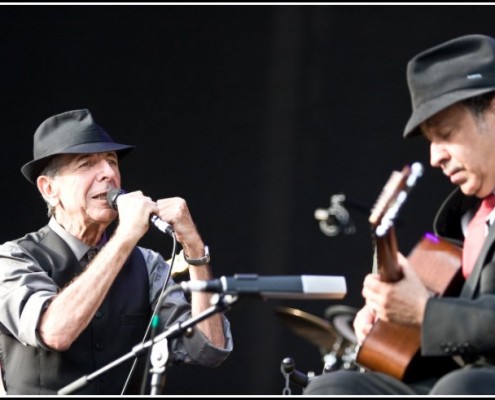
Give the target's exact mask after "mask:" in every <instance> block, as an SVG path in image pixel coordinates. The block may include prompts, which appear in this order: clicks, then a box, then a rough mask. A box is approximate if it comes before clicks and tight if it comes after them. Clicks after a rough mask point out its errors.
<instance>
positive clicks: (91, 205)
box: [45, 152, 120, 228]
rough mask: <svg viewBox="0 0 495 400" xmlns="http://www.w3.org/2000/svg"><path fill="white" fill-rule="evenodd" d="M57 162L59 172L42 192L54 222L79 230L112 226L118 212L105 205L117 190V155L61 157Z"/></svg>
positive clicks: (100, 154)
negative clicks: (52, 214)
mask: <svg viewBox="0 0 495 400" xmlns="http://www.w3.org/2000/svg"><path fill="white" fill-rule="evenodd" d="M58 161H59V162H58V164H59V165H60V167H59V169H58V172H57V174H56V175H55V176H54V177H52V178H50V179H49V180H47V182H48V183H47V187H48V191H47V192H45V198H47V197H48V198H49V201H50V204H51V205H52V206H55V207H56V216H57V220H58V221H59V222H63V221H70V223H71V225H73V226H79V227H80V228H82V227H87V226H90V225H93V224H102V225H108V224H109V223H111V222H112V221H113V219H114V218H115V217H116V216H117V212H116V211H115V210H113V209H112V208H111V207H110V206H109V205H108V203H107V200H106V193H107V192H108V191H109V190H110V189H112V188H115V187H120V171H119V165H118V158H117V154H116V153H115V152H109V153H96V154H64V155H61V156H59V160H58ZM47 194H48V196H47Z"/></svg>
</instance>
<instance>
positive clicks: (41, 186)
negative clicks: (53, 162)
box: [36, 175, 60, 207]
mask: <svg viewBox="0 0 495 400" xmlns="http://www.w3.org/2000/svg"><path fill="white" fill-rule="evenodd" d="M36 185H37V186H38V190H39V191H40V193H41V195H42V196H43V198H44V199H45V201H46V202H47V203H48V204H50V205H51V206H52V207H55V206H56V205H57V204H58V203H59V201H60V199H59V197H58V191H57V190H56V186H55V185H54V181H53V179H51V178H49V177H48V176H45V175H41V176H39V177H38V179H36Z"/></svg>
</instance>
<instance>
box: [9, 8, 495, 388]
mask: <svg viewBox="0 0 495 400" xmlns="http://www.w3.org/2000/svg"><path fill="white" fill-rule="evenodd" d="M493 13H494V9H493V8H492V7H491V6H489V5H486V6H453V5H448V6H413V5H409V6H398V5H396V6H376V5H375V6H362V5H360V6H357V5H356V6H354V5H347V6H334V5H311V6H300V5H283V6H274V5H270V6H268V5H267V6H262V5H251V6H247V5H225V6H219V5H153V6H150V5H148V6H136V5H118V6H104V5H99V6H97V5H92V6H89V5H88V6H82V5H77V6H76V5H73V6H71V5H61V6H41V5H40V6H34V5H32V6H22V5H10V6H8V5H4V6H2V7H1V8H0V54H1V62H0V93H1V96H0V106H1V122H2V127H1V135H0V141H1V146H0V149H1V152H2V156H1V157H0V163H1V169H2V181H3V183H2V187H3V190H2V205H3V207H4V217H3V220H2V224H1V226H0V240H1V241H5V240H8V239H11V238H16V237H18V236H20V235H22V234H24V233H25V232H27V231H33V230H36V229H38V228H39V227H40V226H41V225H43V224H44V223H45V222H46V213H45V207H44V204H43V202H42V200H41V199H40V196H39V195H38V194H37V191H36V190H35V188H34V187H33V186H32V185H30V184H29V183H27V182H26V181H25V180H24V178H23V177H22V176H21V174H20V171H19V169H20V167H21V165H22V164H23V163H25V162H26V161H28V160H30V159H31V157H32V135H33V133H34V131H35V129H36V128H37V126H38V125H39V124H40V123H41V122H42V121H43V120H44V119H45V118H47V117H48V116H51V115H53V114H56V113H60V112H63V111H67V110H70V109H76V108H83V107H84V108H86V107H87V108H89V109H90V110H91V111H92V112H93V114H94V116H95V118H96V120H97V121H98V122H99V123H100V124H101V125H102V126H103V127H104V128H105V129H106V130H107V131H108V132H109V133H110V134H111V135H112V136H113V137H114V139H115V140H117V141H121V142H123V143H129V144H135V145H136V146H137V151H136V152H134V153H133V154H132V155H130V156H129V157H128V158H127V159H125V161H124V162H123V163H122V165H121V166H122V173H123V185H124V187H125V188H126V189H127V190H137V189H140V190H142V191H144V192H145V193H147V194H148V195H150V196H151V197H153V198H159V197H168V196H181V197H184V198H185V199H186V200H187V202H188V204H189V207H190V209H191V212H192V214H193V217H194V219H195V221H196V223H197V226H198V228H199V231H200V233H201V234H202V236H203V238H204V240H205V242H206V243H207V244H208V245H209V246H210V248H211V253H212V266H213V271H214V274H215V276H217V277H220V276H221V275H233V274H235V273H257V274H263V275H301V274H323V275H342V276H345V278H346V281H347V286H348V293H347V295H346V297H345V298H344V299H340V300H325V301H323V300H289V299H281V300H266V301H263V300H257V299H244V300H242V301H240V302H239V303H237V304H234V306H233V307H232V308H231V309H230V310H229V311H228V312H227V315H228V317H229V319H230V321H231V324H232V331H233V333H234V339H235V344H234V352H233V354H232V355H231V357H230V358H229V359H228V361H226V362H225V363H224V364H223V365H222V366H220V367H218V368H213V369H207V368H202V367H195V366H180V367H177V366H176V367H169V368H168V369H167V379H166V384H165V387H164V394H171V395H172V394H174V395H181V394H182V395H200V394H203V395H278V394H281V393H282V389H283V384H284V379H283V377H282V374H281V373H280V363H281V361H282V359H283V358H284V357H288V356H290V357H293V358H294V359H295V361H296V365H297V367H298V368H299V369H300V370H302V371H310V370H312V371H315V372H317V373H318V372H320V371H321V368H322V365H323V363H322V359H321V354H320V352H319V350H318V348H317V347H316V346H315V345H314V344H312V343H309V342H308V341H306V340H305V339H303V338H301V337H299V336H296V334H295V333H293V331H292V330H291V329H289V327H288V326H287V325H285V324H284V323H283V322H282V321H280V320H279V319H278V317H277V315H276V314H275V309H276V307H280V306H283V307H291V308H296V309H301V310H303V311H306V312H309V313H310V314H313V315H316V316H319V317H322V316H323V315H324V312H325V309H326V308H327V307H329V306H332V305H339V304H343V305H349V306H353V307H359V306H361V302H362V299H361V295H360V290H361V281H362V279H363V277H364V276H365V274H367V273H368V272H369V271H370V270H371V261H372V245H371V239H370V234H369V226H368V222H367V219H368V214H369V212H368V210H370V209H371V207H372V205H373V203H374V202H375V200H376V198H377V197H378V195H379V194H380V192H381V190H382V187H383V185H384V184H385V182H386V180H387V179H388V177H389V176H390V174H391V172H392V171H393V170H399V169H401V168H402V167H403V165H404V164H406V163H411V162H413V161H419V162H422V163H423V164H424V165H425V166H426V172H425V175H424V177H423V178H421V180H420V182H418V185H417V187H416V188H415V189H414V190H413V192H412V193H411V196H410V198H409V200H408V202H407V203H406V204H405V205H404V207H403V209H402V211H401V215H400V224H398V225H397V234H398V238H399V242H400V246H401V249H402V251H403V252H404V253H406V254H407V253H408V252H409V251H410V249H411V248H412V246H413V245H414V244H415V243H416V242H417V241H418V240H419V238H420V237H421V235H422V234H423V233H424V232H426V231H428V230H430V228H431V220H432V218H433V215H434V213H435V211H436V209H437V207H438V206H439V205H440V203H441V201H442V199H443V198H444V196H445V195H447V193H449V192H450V190H451V189H453V187H451V186H450V184H449V183H448V182H447V180H446V179H444V178H443V177H442V176H441V174H440V173H439V172H438V171H434V170H432V169H430V168H429V166H428V147H427V143H426V142H425V141H424V140H423V139H421V138H417V139H411V140H404V139H403V138H402V130H403V127H404V125H405V122H406V120H407V118H408V117H409V113H410V100H409V96H408V93H407V87H406V80H405V67H406V63H407V61H408V60H409V58H410V57H412V56H413V55H414V54H416V53H417V52H419V51H421V50H423V49H425V48H427V47H430V46H433V45H436V44H438V43H439V42H442V41H445V40H447V39H450V38H453V37H454V36H458V35H463V34H468V33H485V34H495V28H494V25H493ZM336 193H344V194H345V195H346V196H347V198H348V199H349V200H352V201H353V202H356V203H358V204H361V205H363V209H359V208H350V209H349V211H350V212H351V218H352V219H353V221H354V223H355V225H356V233H355V234H354V235H347V236H343V235H341V236H337V237H328V236H325V235H324V234H323V233H322V232H321V231H320V229H319V226H318V223H317V221H316V220H315V218H314V211H315V210H316V209H317V208H320V207H328V206H329V204H330V197H331V196H332V195H333V194H336ZM142 244H143V245H146V246H149V247H152V248H154V249H156V250H159V251H161V252H162V253H163V254H164V256H165V257H166V258H168V257H169V256H170V252H171V240H170V239H169V238H168V237H166V236H165V235H162V234H161V233H159V232H157V231H156V230H150V232H149V233H148V234H147V235H146V236H145V237H144V238H143V240H142ZM116 340H118V338H116ZM129 350H131V349H129ZM293 393H300V389H299V388H298V387H293Z"/></svg>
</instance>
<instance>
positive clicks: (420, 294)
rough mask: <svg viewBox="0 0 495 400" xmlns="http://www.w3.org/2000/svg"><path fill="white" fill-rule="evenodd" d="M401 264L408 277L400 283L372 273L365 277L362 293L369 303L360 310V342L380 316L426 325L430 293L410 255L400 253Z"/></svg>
mask: <svg viewBox="0 0 495 400" xmlns="http://www.w3.org/2000/svg"><path fill="white" fill-rule="evenodd" d="M398 263H399V265H400V266H401V267H402V270H403V272H404V277H403V278H402V279H401V280H399V281H397V282H383V281H381V280H380V277H379V275H378V274H368V275H367V276H366V278H365V279H364V284H363V290H362V295H363V297H364V298H365V300H366V305H365V306H364V307H363V308H362V309H361V310H360V311H359V312H358V313H357V315H356V318H355V321H354V329H355V331H356V337H357V340H358V343H362V341H363V340H364V338H365V337H366V335H367V334H368V333H369V331H370V329H371V327H372V325H373V323H374V322H375V321H376V319H381V320H384V321H393V322H398V323H402V324H416V325H421V324H422V322H423V316H424V311H425V307H426V301H427V300H428V298H429V297H430V293H429V291H428V289H427V288H426V287H425V286H424V284H423V283H422V282H421V280H420V278H419V276H418V275H417V273H416V272H415V270H414V269H413V268H412V266H411V265H410V264H409V261H408V260H407V258H406V257H404V256H403V255H402V254H400V253H398Z"/></svg>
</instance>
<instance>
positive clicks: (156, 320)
mask: <svg viewBox="0 0 495 400" xmlns="http://www.w3.org/2000/svg"><path fill="white" fill-rule="evenodd" d="M170 236H171V237H172V241H173V244H172V257H171V261H170V268H169V270H168V273H167V276H166V278H165V281H164V283H163V286H162V288H161V291H160V295H159V296H158V301H157V302H156V305H155V308H154V310H153V313H152V315H151V318H150V320H149V322H148V326H147V328H146V332H145V333H144V337H143V340H142V342H141V344H143V343H144V342H146V340H148V334H150V337H149V339H151V340H153V339H154V338H155V336H156V332H157V330H158V326H159V325H160V317H159V316H158V313H159V312H160V309H161V303H162V300H161V298H162V297H163V294H164V293H165V289H166V287H167V285H168V282H169V280H170V276H171V275H172V269H173V266H174V262H175V253H176V250H177V238H176V236H175V233H174V232H171V233H170ZM152 347H153V346H151V347H150V348H149V349H148V351H147V353H146V364H145V368H144V372H143V379H142V381H141V389H140V394H141V395H144V394H145V393H144V391H145V390H146V385H147V383H148V381H147V379H148V372H147V371H148V369H149V366H150V356H151V350H152ZM137 361H138V359H137V357H135V358H134V362H133V364H132V366H131V369H130V370H129V374H128V375H127V380H126V382H125V383H124V387H123V388H122V392H121V395H124V394H125V391H126V390H127V386H128V385H129V382H130V380H131V377H132V375H133V374H134V372H135V369H136V366H137Z"/></svg>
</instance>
